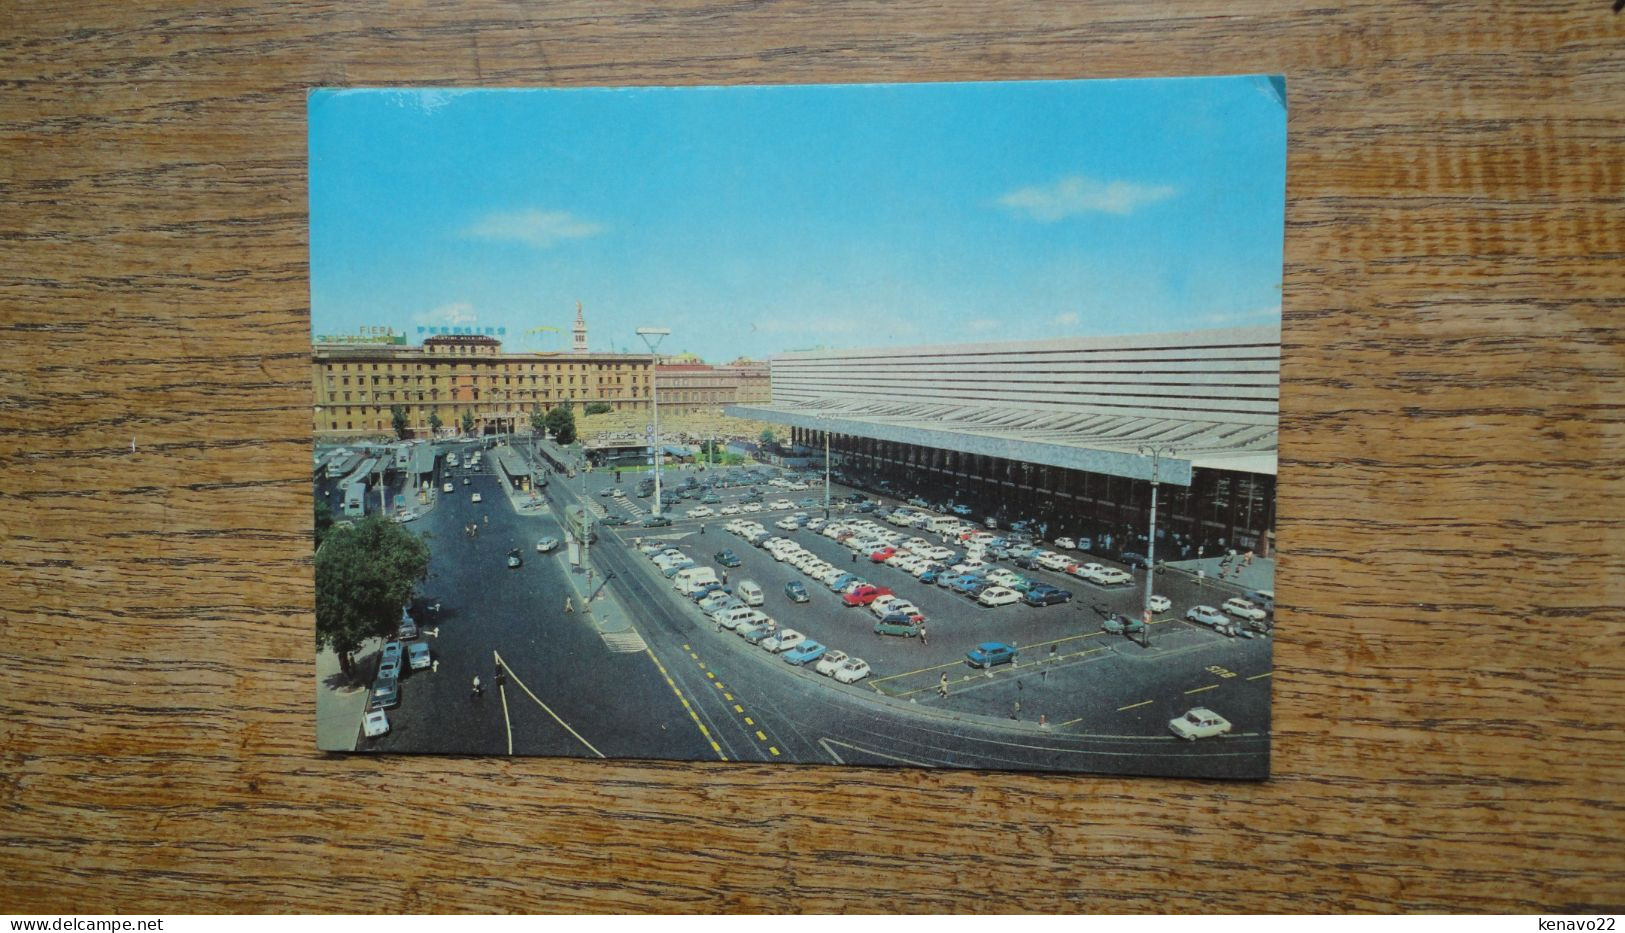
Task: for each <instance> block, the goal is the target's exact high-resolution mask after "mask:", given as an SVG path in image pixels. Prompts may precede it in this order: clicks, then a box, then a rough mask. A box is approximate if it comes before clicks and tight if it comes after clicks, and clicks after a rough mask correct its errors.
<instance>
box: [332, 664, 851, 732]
mask: <svg viewBox="0 0 1625 933" xmlns="http://www.w3.org/2000/svg"><path fill="white" fill-rule="evenodd" d="M842 657H846V656H845V655H842ZM361 728H362V731H364V732H366V733H367V738H369V739H376V738H378V737H379V736H380V735H383V734H384V733H386V732H388V731H389V717H388V716H386V715H384V711H383V710H381V709H375V710H368V711H367V715H366V716H365V717H363V718H362V720H361Z"/></svg>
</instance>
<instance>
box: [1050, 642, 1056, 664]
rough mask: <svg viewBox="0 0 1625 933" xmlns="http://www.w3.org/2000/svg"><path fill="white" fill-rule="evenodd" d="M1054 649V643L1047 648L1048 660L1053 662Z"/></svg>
mask: <svg viewBox="0 0 1625 933" xmlns="http://www.w3.org/2000/svg"><path fill="white" fill-rule="evenodd" d="M1055 648H1056V645H1055V644H1054V643H1051V644H1050V646H1049V659H1050V660H1051V661H1053V660H1055Z"/></svg>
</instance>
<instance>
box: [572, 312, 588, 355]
mask: <svg viewBox="0 0 1625 933" xmlns="http://www.w3.org/2000/svg"><path fill="white" fill-rule="evenodd" d="M572 333H574V335H575V341H574V343H573V344H572V345H571V351H572V352H574V353H586V352H587V319H586V318H584V317H582V315H581V302H579V301H578V302H576V324H575V327H574V328H573V330H572Z"/></svg>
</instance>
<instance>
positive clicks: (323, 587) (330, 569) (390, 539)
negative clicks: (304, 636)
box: [316, 515, 429, 670]
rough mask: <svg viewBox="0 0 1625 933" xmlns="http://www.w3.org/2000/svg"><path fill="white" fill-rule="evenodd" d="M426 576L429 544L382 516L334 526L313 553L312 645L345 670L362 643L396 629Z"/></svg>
mask: <svg viewBox="0 0 1625 933" xmlns="http://www.w3.org/2000/svg"><path fill="white" fill-rule="evenodd" d="M428 572H429V545H428V544H427V543H426V542H425V541H424V540H423V539H422V538H420V537H418V536H417V535H415V534H413V533H411V532H410V531H407V530H406V529H405V528H404V527H403V526H401V525H399V524H396V523H395V522H392V521H390V520H388V519H386V518H384V517H383V516H381V515H374V516H371V517H370V518H367V519H364V520H362V521H359V522H356V523H355V524H352V525H337V526H334V527H333V529H332V530H331V531H329V532H328V533H327V536H326V539H325V540H324V542H323V544H322V547H321V549H320V550H318V551H317V552H316V646H317V647H318V648H324V647H325V648H331V649H333V651H334V652H335V653H337V654H338V656H339V658H340V660H341V662H342V663H343V665H344V668H345V670H349V663H350V660H349V659H350V655H351V654H352V653H353V652H354V651H355V650H356V649H357V648H359V647H360V646H361V643H362V642H363V641H365V640H366V639H367V638H369V637H370V636H373V635H385V634H388V633H390V632H393V631H394V630H395V626H396V624H397V623H398V622H399V621H400V618H401V608H402V607H403V606H405V605H406V604H407V601H408V600H410V599H411V598H412V588H413V585H414V584H415V583H417V582H418V581H420V580H422V579H423V578H424V576H425V575H426V574H427V573H428Z"/></svg>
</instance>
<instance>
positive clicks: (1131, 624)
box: [1100, 612, 1145, 635]
mask: <svg viewBox="0 0 1625 933" xmlns="http://www.w3.org/2000/svg"><path fill="white" fill-rule="evenodd" d="M1100 630H1101V631H1103V632H1107V633H1109V634H1112V635H1125V634H1126V635H1138V634H1140V633H1141V632H1143V631H1145V623H1144V622H1143V621H1141V620H1140V619H1137V618H1130V617H1128V616H1125V615H1119V614H1117V613H1115V612H1112V613H1107V615H1106V619H1105V621H1103V622H1101V623H1100Z"/></svg>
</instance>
